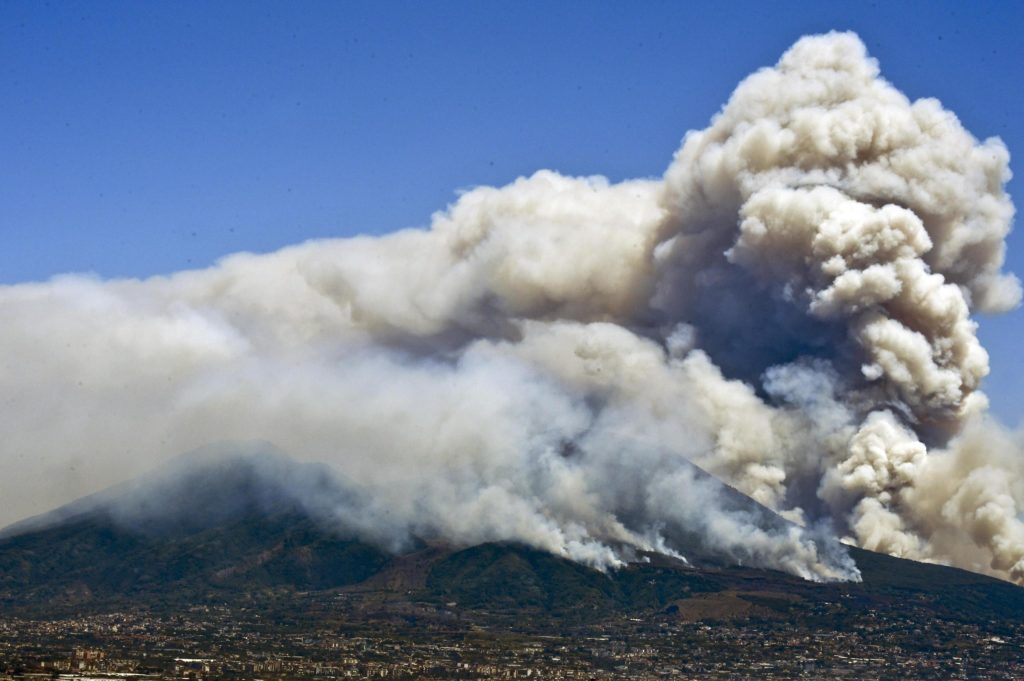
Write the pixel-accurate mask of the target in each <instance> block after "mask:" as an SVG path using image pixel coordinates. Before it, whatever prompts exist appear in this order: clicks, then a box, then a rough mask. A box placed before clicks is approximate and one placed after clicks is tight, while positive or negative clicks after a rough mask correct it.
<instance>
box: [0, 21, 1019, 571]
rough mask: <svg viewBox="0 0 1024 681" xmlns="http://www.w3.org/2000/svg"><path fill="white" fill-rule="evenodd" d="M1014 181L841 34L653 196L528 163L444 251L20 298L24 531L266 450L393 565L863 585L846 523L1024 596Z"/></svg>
mask: <svg viewBox="0 0 1024 681" xmlns="http://www.w3.org/2000/svg"><path fill="white" fill-rule="evenodd" d="M1007 164H1008V154H1007V151H1006V149H1005V148H1004V147H1003V145H1002V143H1001V142H1000V141H999V140H995V139H990V140H986V141H984V142H980V143H979V142H978V141H977V140H976V139H975V138H973V137H972V136H971V135H970V134H969V133H968V132H967V131H965V130H964V129H963V127H962V126H961V125H960V123H959V122H958V120H957V118H956V117H955V116H954V115H953V114H952V113H950V112H948V111H946V110H944V109H943V108H942V106H941V105H940V104H939V102H937V101H935V100H919V101H916V102H911V101H909V100H908V99H907V98H906V97H905V96H904V95H903V94H901V93H900V92H899V91H898V90H896V89H895V88H894V87H893V86H891V85H890V84H889V83H888V82H886V81H885V80H883V79H881V78H880V77H879V73H878V65H877V63H876V62H875V61H874V60H873V59H871V58H869V57H868V56H867V55H866V53H865V49H864V46H863V45H862V44H861V42H860V41H859V40H858V39H857V37H855V36H854V35H851V34H829V35H826V36H816V37H810V38H804V39H802V40H800V41H799V42H798V43H797V44H796V45H794V46H793V48H791V49H790V50H789V51H788V52H787V53H786V54H785V55H783V57H782V59H781V61H780V62H779V63H778V64H777V65H776V66H775V67H773V68H768V69H764V70H761V71H759V72H757V73H755V74H754V75H752V76H750V77H749V78H747V79H746V80H744V81H743V82H742V83H741V84H740V85H739V87H738V88H737V89H736V91H735V92H734V93H733V95H732V97H731V98H730V100H729V102H728V103H727V104H726V105H725V107H724V108H723V109H722V111H721V112H720V113H718V114H717V115H716V116H715V117H714V118H713V119H712V122H711V125H710V127H708V128H706V129H705V130H702V131H698V132H690V133H688V134H687V135H686V138H685V140H684V141H683V144H682V147H681V149H680V150H679V151H678V152H677V153H676V156H675V158H674V160H673V161H672V163H671V164H670V166H669V167H668V169H667V171H666V172H665V174H664V176H663V177H662V178H661V179H657V180H637V181H629V182H622V183H618V184H611V183H609V182H608V181H606V180H605V179H603V178H600V177H590V178H571V177H564V176H561V175H558V174H557V173H554V172H549V171H541V172H538V173H536V174H535V175H533V176H531V177H528V178H520V179H518V180H516V181H515V182H513V183H512V184H510V185H508V186H505V187H502V188H491V187H480V188H477V189H473V190H472V191H468V192H466V193H465V194H463V195H462V196H461V197H460V198H459V199H458V201H457V202H456V203H455V204H454V205H453V206H451V207H449V209H448V210H446V211H444V212H442V213H439V214H437V215H435V216H434V218H433V221H432V224H431V226H430V228H429V229H428V230H408V231H402V232H397V233H394V234H391V235H389V236H385V237H381V238H356V239H345V240H336V241H320V242H310V243H306V244H302V245H299V246H295V247H292V248H287V249H284V250H281V251H279V252H276V253H272V254H269V255H261V256H257V255H249V254H239V255H234V256H231V257H228V258H226V259H224V260H223V261H221V262H220V263H219V264H218V265H217V266H215V267H212V268H210V269H207V270H202V271H191V272H182V273H179V274H175V275H173V276H169V277H157V278H153V279H148V280H145V281H134V280H130V281H129V280H124V281H100V280H97V279H94V278H89V277H82V276H65V277H59V278H56V279H54V280H51V281H49V282H47V283H40V284H26V285H18V286H11V287H6V288H3V289H0V315H2V318H3V320H4V324H3V326H2V327H0V358H2V360H0V395H3V396H4V400H5V404H4V407H3V411H2V415H0V456H2V458H3V461H4V462H5V469H6V470H7V471H8V474H7V476H6V477H5V478H4V479H3V480H2V481H0V495H2V498H3V500H4V503H3V513H4V514H5V515H6V517H5V518H3V520H7V521H13V520H16V519H17V518H18V517H20V516H23V515H25V514H27V513H29V512H33V511H42V510H45V508H46V507H47V506H52V505H54V504H56V503H57V502H60V501H63V500H65V499H63V498H62V497H63V496H64V495H66V494H67V491H68V490H69V489H75V490H77V491H79V492H86V491H92V490H95V489H98V488H99V487H101V486H103V485H104V484H108V483H110V482H113V481H116V480H120V479H125V478H127V477H129V476H130V475H132V474H134V473H136V472H139V471H141V470H142V469H145V468H149V467H152V466H154V465H156V464H159V463H161V462H164V461H167V460H169V459H171V458H172V457H173V456H174V455H175V454H177V453H179V452H182V451H185V450H189V449H193V448H195V447H198V446H201V445H204V444H206V443H210V442H216V441H223V440H232V439H235V440H237V439H244V440H248V439H263V440H267V441H272V442H274V443H275V444H276V445H277V446H279V447H281V448H283V449H284V450H286V451H288V452H289V453H291V454H293V455H295V456H297V457H299V458H301V459H305V460H312V461H320V462H326V463H328V464H330V465H331V466H332V467H333V470H336V471H337V473H338V475H339V476H340V479H343V480H344V481H345V485H346V487H347V489H350V490H352V493H351V494H350V495H340V496H339V497H338V498H337V499H333V498H332V497H327V498H325V497H324V496H323V495H322V494H313V493H312V492H311V493H310V494H309V498H310V499H315V500H316V506H317V513H318V515H319V516H320V517H322V518H325V519H327V520H328V521H329V522H333V523H335V524H336V525H337V526H338V527H339V528H342V529H343V530H344V531H346V532H352V533H356V534H358V535H359V536H362V537H365V538H368V539H371V540H374V541H377V542H380V543H382V544H384V545H386V546H389V547H392V548H394V549H395V550H401V549H402V547H403V546H407V545H408V543H409V541H410V539H411V538H412V537H421V538H437V539H443V540H445V541H449V542H454V543H456V544H470V543H475V542H480V541H486V540H506V539H507V540H518V541H523V542H527V543H529V544H531V545H534V546H537V547H541V548H544V549H547V550H550V551H552V552H554V553H557V554H560V555H563V556H568V557H571V558H573V559H576V560H579V561H583V562H586V563H589V564H592V565H596V566H600V567H614V566H615V565H617V564H619V563H620V562H622V561H623V560H626V559H628V558H629V557H630V555H631V552H632V551H635V550H636V549H654V550H660V551H668V552H681V553H683V554H686V553H687V551H688V547H692V546H694V545H696V544H699V545H700V547H701V550H703V551H706V552H710V553H712V554H715V555H720V556H722V557H724V558H727V559H731V560H737V561H741V562H743V563H745V564H749V565H760V566H768V567H774V568H779V569H784V570H787V571H789V572H791V573H794V574H798V575H801V576H804V577H806V578H809V579H820V580H829V579H856V578H857V571H856V568H855V566H853V564H852V562H851V561H850V559H849V558H848V557H847V556H845V554H844V553H843V551H842V550H841V548H839V546H838V545H837V544H836V543H835V541H834V540H832V541H829V540H827V539H823V538H822V537H823V536H825V535H826V534H828V533H830V532H831V533H832V536H835V537H841V538H843V539H844V540H845V541H847V542H850V543H856V544H858V545H861V546H864V547H866V548H869V549H874V550H879V551H885V552H888V553H892V554H895V555H899V556H906V557H911V558H917V559H924V560H932V561H939V562H950V563H953V564H956V565H960V566H963V567H967V568H970V569H973V570H979V571H983V572H988V573H991V574H995V575H999V576H1002V577H1005V578H1009V579H1013V580H1016V581H1018V582H1024V524H1022V522H1021V520H1020V511H1021V508H1022V504H1024V470H1022V469H1024V456H1022V454H1024V448H1022V443H1021V440H1020V437H1019V436H1017V435H1014V434H1011V433H1008V432H1005V431H1003V430H1002V429H1000V428H999V427H998V426H997V425H995V424H994V423H992V422H991V421H989V420H988V419H987V417H986V416H985V409H986V400H985V397H984V395H983V394H982V393H981V392H979V386H980V383H981V380H982V378H983V377H984V376H985V374H986V373H987V372H988V358H987V355H986V353H985V350H984V349H983V348H982V347H981V346H980V344H979V343H978V339H977V336H976V334H975V322H974V321H972V319H971V317H970V315H971V312H972V311H986V312H999V311H1005V310H1009V309H1011V308H1013V307H1015V306H1016V305H1017V304H1018V303H1019V301H1020V297H1021V289H1020V285H1019V283H1018V281H1017V280H1016V279H1015V278H1014V277H1012V276H1009V275H1006V274H1002V273H1001V271H1000V270H1001V267H1002V265H1003V250H1004V239H1005V237H1006V234H1007V232H1008V230H1009V228H1010V223H1011V219H1012V216H1013V206H1012V204H1011V202H1010V199H1009V197H1008V196H1007V195H1006V194H1005V193H1004V191H1003V185H1004V184H1005V182H1006V181H1007V179H1008V178H1009V170H1008V167H1007ZM699 469H703V470H704V471H707V472H708V473H711V474H712V475H714V476H716V477H718V478H720V479H721V480H723V481H725V482H726V483H728V484H729V485H731V486H733V487H735V488H736V489H738V490H740V491H741V492H743V493H744V494H746V495H749V496H750V497H752V498H753V499H755V500H756V501H758V502H759V503H760V504H762V505H764V506H766V507H768V508H770V509H773V510H774V511H776V512H778V513H779V514H781V515H782V516H784V517H786V518H788V519H790V520H791V521H793V522H792V523H791V524H782V523H778V522H775V523H772V522H765V518H764V517H760V514H758V513H755V512H752V511H751V510H750V507H747V509H746V510H744V509H743V508H742V507H741V506H737V505H735V504H733V503H731V502H730V501H729V500H728V499H727V498H726V497H727V496H728V495H725V494H723V493H722V491H721V487H720V486H719V485H717V483H714V482H713V481H712V480H710V479H709V478H708V477H707V476H706V475H704V474H703V473H702V472H701V471H700V470H699ZM295 484H296V485H298V484H300V483H299V482H296V483H295ZM332 499H333V500H332ZM353 500H357V501H353Z"/></svg>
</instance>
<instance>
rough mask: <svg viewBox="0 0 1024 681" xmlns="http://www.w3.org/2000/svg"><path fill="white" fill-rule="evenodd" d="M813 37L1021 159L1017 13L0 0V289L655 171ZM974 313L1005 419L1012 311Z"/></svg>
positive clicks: (1021, 7)
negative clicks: (530, 189) (841, 39)
mask: <svg viewBox="0 0 1024 681" xmlns="http://www.w3.org/2000/svg"><path fill="white" fill-rule="evenodd" d="M876 5H877V6H876ZM829 29H852V30H855V31H857V32H858V33H859V34H860V35H861V37H862V39H863V40H864V41H865V42H866V43H867V45H868V48H869V50H870V51H871V52H872V54H873V55H874V56H876V57H877V58H879V60H880V61H881V64H882V70H883V73H884V75H885V76H886V77H887V78H888V79H889V80H891V81H892V82H894V83H895V84H896V85H897V86H898V87H899V88H900V89H902V90H903V91H904V92H906V93H907V94H908V95H910V96H911V97H921V96H935V97H938V98H939V99H941V100H942V101H943V103H944V104H945V105H946V106H947V107H948V108H951V109H952V110H953V111H955V112H956V113H957V114H958V115H959V116H960V118H961V120H962V121H963V122H964V124H965V125H966V127H967V128H968V129H969V130H971V131H972V132H973V133H974V134H975V135H977V136H978V137H982V138H984V137H988V136H991V135H998V136H1000V137H1002V138H1003V140H1004V141H1005V142H1006V144H1007V146H1008V147H1009V148H1010V152H1011V156H1013V157H1014V158H1016V157H1024V88H1021V79H1020V65H1021V64H1024V48H1022V46H1021V45H1022V43H1021V40H1020V38H1021V32H1022V29H1024V3H1010V2H1003V3H971V4H970V5H968V4H967V3H948V4H947V3H936V2H921V3H912V2H903V3H884V6H883V3H807V4H804V3H788V2H779V3H731V4H728V5H726V4H724V3H707V6H705V7H699V6H697V5H696V3H680V2H674V3H659V2H648V3H644V4H642V5H640V6H637V4H636V3H626V2H621V3H600V4H598V3H584V2H569V3H554V2H543V3H541V2H518V3H515V4H511V3H510V4H498V3H489V2H488V3H483V2H475V3H470V2H465V3H452V2H437V3H412V2H407V3H383V2H379V3H355V2H332V3H326V2H325V3H318V2H305V3H284V2H275V3H267V2H246V3H198V2H195V3H188V2H186V3H181V2H159V3H158V2H149V3H142V2H131V3H109V2H108V3H99V2H83V3H76V2H62V3H52V4H48V3H42V2H4V1H0V35H2V36H3V37H2V39H0V102H2V106H0V206H2V209H0V283H14V282H21V281H29V280H40V279H46V278H48V277H50V276H52V275H54V274H58V273H62V272H67V271H91V272H96V273H98V274H99V275H101V276H104V277H122V276H131V277H136V276H147V275H151V274H160V273H167V272H172V271H176V270H180V269H184V268H189V267H200V266H205V265H208V264H210V263H212V262H214V261H215V260H216V259H217V258H218V257H220V256H222V255H224V254H227V253H230V252H234V251H238V250H253V251H267V250H272V249H275V248H277V247H280V246H283V245H286V244H290V243H294V242H297V241H302V240H305V239H309V238H316V237H333V236H344V235H350V234H356V233H371V234H379V233H383V232H387V231H391V230H393V229H397V228H400V227H405V226H414V225H423V224H426V222H427V221H428V220H429V217H430V214H431V213H432V212H433V211H435V210H438V209H440V208H443V207H444V206H445V205H446V204H448V203H449V202H450V201H451V200H452V199H453V198H454V196H455V191H456V190H457V189H459V188H464V187H469V186H472V185H476V184H504V183H506V182H508V181H510V180H512V179H514V178H515V177H516V176H518V175H521V174H525V173H531V172H533V171H534V170H537V169H539V168H542V167H543V168H553V169H556V170H559V171H561V172H564V173H568V174H583V175H590V174H603V175H607V176H608V177H610V178H612V179H616V180H617V179H622V178H626V177H636V176H654V175H659V174H660V173H661V172H662V170H663V169H664V168H665V166H666V165H667V164H668V162H669V159H670V157H671V154H672V153H673V151H675V149H676V148H677V146H678V144H679V141H680V139H681V138H682V135H683V133H684V132H685V131H686V130H687V129H690V128H699V127H704V126H705V125H706V124H707V121H708V119H709V117H710V116H711V115H712V114H713V113H714V112H715V111H716V110H718V108H719V107H720V106H721V105H722V104H723V103H724V101H725V100H726V98H727V97H728V95H729V93H730V92H731V91H732V89H733V88H734V87H735V85H736V84H737V82H738V81H739V80H740V79H741V78H742V77H743V76H745V75H747V74H748V73H750V72H751V71H753V70H754V69H756V68H758V67H760V66H763V65H768V64H771V63H774V62H775V61H776V60H777V59H778V57H779V56H780V55H781V53H782V52H783V51H784V50H785V49H786V48H787V47H788V46H789V45H790V44H791V43H792V42H793V41H794V40H795V39H796V38H798V37H799V36H800V35H802V34H805V33H811V32H821V31H826V30H829ZM1012 165H1013V166H1016V165H1017V164H1016V163H1012ZM1010 192H1011V193H1012V194H1013V195H1014V196H1017V197H1024V173H1019V176H1018V177H1017V178H1015V179H1014V180H1013V181H1012V182H1011V184H1010ZM1009 243H1010V246H1009V248H1010V252H1009V269H1011V270H1015V271H1016V272H1018V273H1021V274H1024V235H1022V234H1021V233H1020V232H1016V233H1015V234H1013V235H1012V236H1011V238H1010V242H1009ZM980 322H981V335H982V339H983V342H984V343H985V345H986V346H987V347H988V348H989V350H990V352H991V354H992V366H993V374H992V376H991V377H990V378H989V379H988V381H987V383H986V388H987V390H988V392H989V393H990V394H991V395H992V397H993V403H994V407H995V411H996V413H997V414H999V415H1000V416H1001V417H1002V418H1003V419H1004V420H1006V421H1008V422H1010V423H1011V424H1016V423H1018V422H1020V421H1021V420H1022V417H1024V399H1022V397H1024V395H1022V388H1021V385H1020V379H1021V378H1022V377H1024V358H1022V357H1021V353H1020V352H1019V350H1018V349H1019V340H1018V339H1020V338H1022V337H1024V319H1022V314H1021V312H1019V311H1018V312H1015V313H1012V314H1010V315H1006V316H1004V317H1001V318H982V319H981V320H980Z"/></svg>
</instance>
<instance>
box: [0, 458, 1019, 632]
mask: <svg viewBox="0 0 1024 681" xmlns="http://www.w3.org/2000/svg"><path fill="white" fill-rule="evenodd" d="M299 478H301V481H302V484H301V485H295V484H293V483H294V482H295V480H296V479H299ZM330 484H331V483H330V476H329V475H328V474H327V473H326V472H324V471H322V470H319V469H317V468H316V467H312V468H310V467H306V465H304V464H301V465H300V464H295V463H294V462H290V461H288V460H287V459H283V458H281V457H279V456H275V455H261V456H260V457H256V458H251V457H242V458H235V459H229V460H223V459H216V461H215V463H210V462H205V461H201V462H200V465H198V466H196V465H194V463H190V464H189V465H188V466H185V467H183V468H182V469H181V470H179V471H177V472H175V473H174V474H173V475H165V476H163V477H161V478H158V479H156V480H155V481H153V480H150V481H142V482H139V483H133V484H132V485H128V486H122V487H120V488H118V489H117V490H113V491H111V492H109V493H106V494H101V495H97V496H95V497H92V498H89V499H87V500H83V501H81V502H76V504H73V505H71V506H70V507H67V508H64V509H59V510H58V511H57V512H55V513H52V514H48V515H47V516H44V517H42V518H38V519H34V520H33V521H31V522H28V523H22V524H21V525H20V526H18V527H15V528H9V529H8V530H7V531H6V532H5V533H4V535H3V538H0V608H4V609H11V610H28V611H32V612H49V611H58V610H67V609H71V610H75V611H78V610H81V609H83V608H84V609H91V610H103V609H108V608H112V607H114V606H116V605H118V604H124V603H125V602H131V603H132V604H133V605H135V606H138V607H165V606H166V607H171V608H173V607H175V604H186V603H189V604H190V603H194V602H196V601H197V600H204V599H205V600H214V601H217V602H234V603H242V602H246V601H247V600H251V599H253V598H263V599H266V598H271V599H286V600H287V599H288V598H289V597H290V595H294V594H298V593H301V592H307V591H323V592H335V591H337V590H339V589H343V590H344V589H355V590H356V592H358V593H361V594H366V593H370V592H373V593H375V594H377V596H375V598H378V600H379V599H380V598H383V599H385V600H388V601H391V602H408V603H412V602H425V603H434V604H436V607H439V608H442V607H445V606H446V604H449V603H456V604H457V606H458V607H459V608H460V609H463V610H469V611H479V612H487V613H496V614H505V615H508V616H517V617H534V616H543V617H547V618H554V619H556V620H558V619H566V620H580V619H593V618H602V617H611V616H619V615H622V614H624V613H638V614H643V613H648V614H650V613H662V614H664V613H675V614H676V615H678V616H681V617H691V618H698V619H701V618H705V617H723V616H729V617H732V616H744V617H792V616H800V617H812V616H813V617H825V618H826V619H828V618H832V619H836V618H838V619H836V621H837V622H841V620H842V617H843V613H844V612H845V613H853V612H865V611H871V610H877V611H879V612H886V611H895V610H906V609H908V608H910V609H916V610H919V611H921V612H922V613H924V614H926V615H928V616H941V617H947V618H953V619H960V620H965V621H988V620H991V619H1016V618H1019V617H1020V615H1021V613H1024V589H1020V588H1018V587H1016V586H1014V585H1012V584H1008V583H1006V582H1002V581H999V580H996V579H992V578H989V577H985V576H982V575H977V574H973V573H970V572H965V571H963V570H958V569H955V568H949V567H943V566H937V565H926V564H921V563H916V562H913V561H908V560H901V559H898V558H893V557H890V556H884V555H880V554H875V553H871V552H869V551H864V550H860V549H853V548H851V549H850V551H851V554H852V556H853V558H854V560H855V561H856V563H857V565H858V567H859V568H860V570H861V574H862V576H863V582H862V583H860V584H856V583H843V584H815V583H810V582H806V581H803V580H801V579H799V578H796V577H793V576H790V575H786V574H783V573H779V572H774V571H771V570H761V569H753V568H746V567H735V566H732V567H730V566H725V565H721V564H715V563H714V562H708V561H705V562H703V563H701V564H699V565H697V566H694V565H690V564H686V563H683V562H682V561H679V560H677V559H675V558H671V557H668V556H663V555H658V554H646V555H641V556H639V557H638V559H637V560H636V561H635V562H633V563H630V564H629V565H627V566H625V567H623V568H621V569H619V570H616V571H613V572H610V573H607V574H606V573H602V572H599V571H597V570H594V569H591V568H588V567H586V566H584V565H581V564H579V563H574V562H572V561H569V560H566V559H564V558H560V557H557V556H553V555H551V554H548V553H545V552H543V551H540V550H537V549H533V548H529V547H525V546H520V545H515V544H500V543H499V544H493V543H492V544H483V545H479V546H474V547H468V548H463V549H455V548H452V547H445V546H436V545H435V546H429V547H427V546H421V548H420V550H419V551H418V552H414V553H412V554H409V555H406V556H397V557H396V556H393V555H391V554H389V553H387V552H385V551H383V550H382V549H380V548H378V547H375V546H372V545H370V544H367V543H365V542H362V541H359V540H357V539H354V538H352V537H351V536H345V535H343V534H338V533H337V532H336V531H335V528H334V527H332V526H331V525H330V524H329V523H324V522H323V521H322V520H321V521H320V522H317V521H316V520H314V519H313V518H312V517H311V516H310V515H309V513H307V512H306V510H305V508H304V506H303V501H302V500H301V499H296V498H295V497H294V494H293V493H292V490H295V489H304V490H309V489H323V488H325V487H329V485H330ZM733 495H735V493H733ZM732 502H733V503H741V500H740V499H738V498H736V497H733V498H732ZM750 504H751V507H752V509H754V511H756V512H758V513H765V511H764V509H761V508H760V507H755V505H753V502H750Z"/></svg>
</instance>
